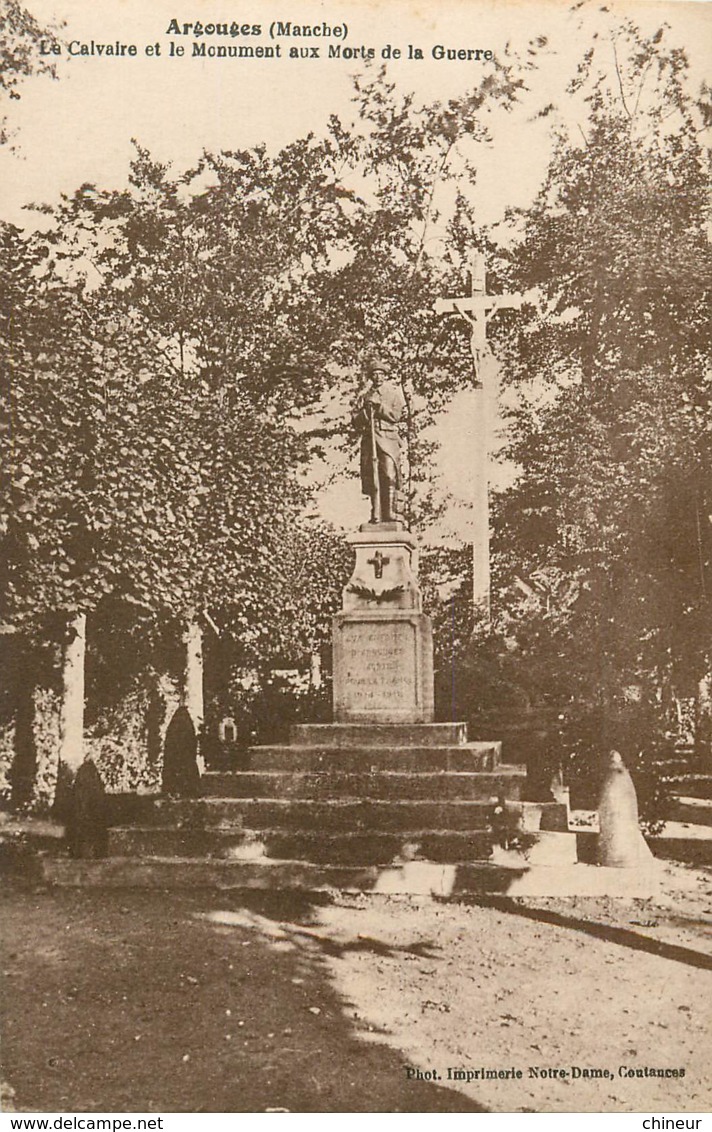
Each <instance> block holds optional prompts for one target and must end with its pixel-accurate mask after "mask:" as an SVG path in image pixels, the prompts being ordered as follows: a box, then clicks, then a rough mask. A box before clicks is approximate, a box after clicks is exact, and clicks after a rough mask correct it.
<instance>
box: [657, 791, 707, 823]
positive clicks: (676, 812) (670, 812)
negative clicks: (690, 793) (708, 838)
mask: <svg viewBox="0 0 712 1132" xmlns="http://www.w3.org/2000/svg"><path fill="white" fill-rule="evenodd" d="M666 819H667V820H669V821H676V822H685V823H689V824H691V825H712V798H694V797H691V798H685V797H677V798H672V799H671V800H670V803H669V804H668V807H667V811H666Z"/></svg>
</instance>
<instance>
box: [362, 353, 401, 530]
mask: <svg viewBox="0 0 712 1132" xmlns="http://www.w3.org/2000/svg"><path fill="white" fill-rule="evenodd" d="M368 376H369V379H370V385H369V388H368V390H367V391H366V393H365V395H364V396H363V397H362V398H361V402H360V405H359V407H358V409H357V410H356V413H355V414H354V418H353V421H354V425H355V427H356V428H357V429H358V430H359V432H360V433H361V490H362V491H363V494H364V495H368V496H369V498H370V500H371V522H372V523H392V522H397V521H398V520H399V519H400V499H399V490H400V487H401V471H400V439H399V436H398V422H399V421H400V419H401V417H402V416H403V412H404V410H405V398H404V397H403V394H402V392H401V390H400V388H399V387H398V386H397V385H396V384H395V383H394V382H392V381H389V380H388V370H387V367H386V365H385V364H384V362H382V361H381V360H373V361H371V362H370V363H369V366H368Z"/></svg>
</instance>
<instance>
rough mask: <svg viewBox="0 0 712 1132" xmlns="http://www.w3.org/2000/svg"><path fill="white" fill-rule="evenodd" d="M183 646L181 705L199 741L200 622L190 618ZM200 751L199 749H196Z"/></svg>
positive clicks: (200, 761) (201, 712)
mask: <svg viewBox="0 0 712 1132" xmlns="http://www.w3.org/2000/svg"><path fill="white" fill-rule="evenodd" d="M183 641H184V644H185V671H184V676H183V703H184V704H185V706H186V708H187V709H188V712H189V714H190V718H191V719H192V721H193V726H194V727H195V733H196V735H197V736H198V739H199V740H200V732H201V728H202V726H203V721H204V718H205V708H204V701H203V631H202V629H201V627H200V622H199V621H198V620H197V619H196V618H191V619H190V620H189V621H188V624H187V626H186V630H185V635H184V637H183ZM198 750H199V751H200V747H199V748H198ZM198 766H199V768H200V773H201V774H202V773H203V772H204V770H205V767H204V762H203V758H202V756H201V755H200V753H199V754H198Z"/></svg>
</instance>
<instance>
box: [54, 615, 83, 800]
mask: <svg viewBox="0 0 712 1132" xmlns="http://www.w3.org/2000/svg"><path fill="white" fill-rule="evenodd" d="M86 632H87V617H86V613H74V614H72V615H71V617H70V618H69V620H68V621H67V629H66V638H65V642H64V648H63V652H62V703H61V707H60V715H59V766H58V768H57V789H56V793H55V808H56V809H57V810H58V811H59V813H60V815H61V814H62V811H63V810H64V807H65V802H66V795H67V793H68V791H69V789H70V788H71V785H72V782H73V781H74V776H75V775H76V773H77V771H78V769H79V767H80V766H81V765H82V763H83V761H84V655H85V652H86Z"/></svg>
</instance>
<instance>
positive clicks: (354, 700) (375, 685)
mask: <svg viewBox="0 0 712 1132" xmlns="http://www.w3.org/2000/svg"><path fill="white" fill-rule="evenodd" d="M432 684H433V674H432V639H431V631H430V621H429V619H428V618H427V617H425V615H424V614H422V613H415V612H412V613H411V612H410V611H408V612H406V611H405V610H393V611H390V612H388V613H386V612H385V611H383V612H377V613H372V614H369V613H366V612H365V611H364V612H363V613H362V612H360V611H359V612H356V611H354V612H353V613H351V612H349V613H342V614H339V615H337V617H336V618H335V624H334V718H335V719H336V721H337V722H341V723H345V722H348V721H353V722H358V721H374V722H378V721H379V720H380V721H381V722H384V723H386V722H393V723H426V722H429V721H430V720H432V717H433V703H432V701H433V697H432Z"/></svg>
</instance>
